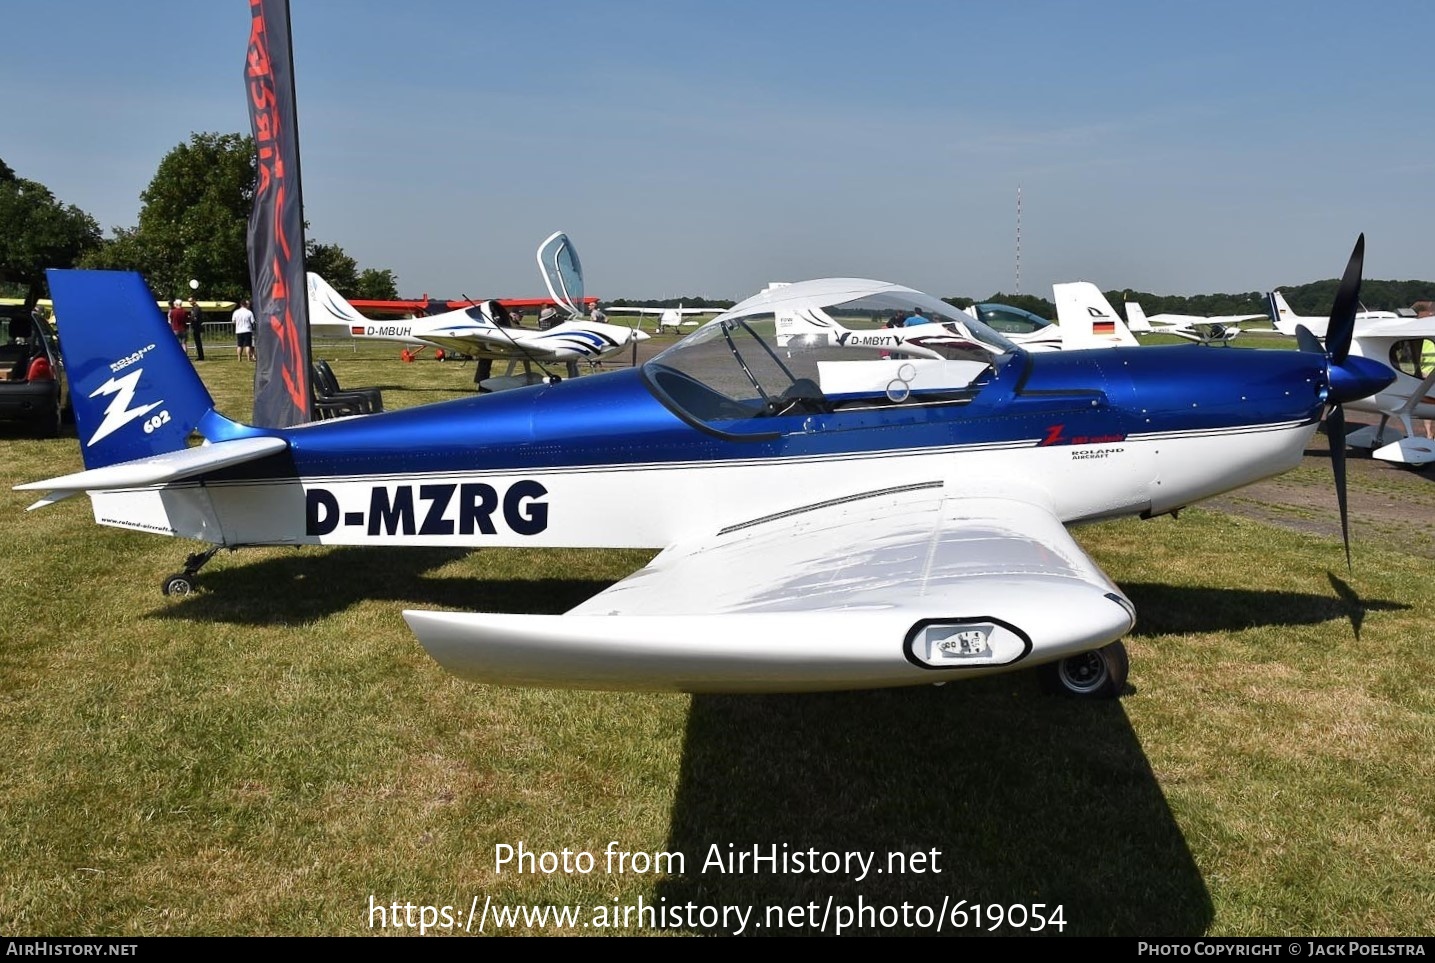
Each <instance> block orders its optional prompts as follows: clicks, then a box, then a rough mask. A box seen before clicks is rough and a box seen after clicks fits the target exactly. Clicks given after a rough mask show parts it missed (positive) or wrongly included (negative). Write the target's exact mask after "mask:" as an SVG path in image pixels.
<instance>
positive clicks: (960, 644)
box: [907, 620, 1031, 669]
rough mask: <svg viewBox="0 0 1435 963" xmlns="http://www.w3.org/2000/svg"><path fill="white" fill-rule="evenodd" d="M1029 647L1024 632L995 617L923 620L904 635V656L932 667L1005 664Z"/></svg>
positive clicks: (1024, 652)
mask: <svg viewBox="0 0 1435 963" xmlns="http://www.w3.org/2000/svg"><path fill="white" fill-rule="evenodd" d="M1030 649H1031V643H1030V642H1029V641H1028V640H1027V638H1026V636H1025V634H1024V633H1022V632H1021V631H1020V630H1018V629H1017V628H1016V627H1015V626H1009V625H1006V624H1003V623H999V622H996V621H995V620H950V621H934V622H924V623H919V624H918V625H917V626H916V628H915V629H914V631H912V632H911V633H909V634H908V636H907V657H908V658H909V659H910V660H911V661H913V662H915V663H916V664H918V665H922V666H926V667H928V668H933V669H945V668H957V667H961V666H979V665H1007V664H1009V663H1011V662H1015V661H1016V660H1017V659H1020V658H1021V657H1022V656H1023V655H1025V654H1026V653H1027V652H1028V651H1029V650H1030Z"/></svg>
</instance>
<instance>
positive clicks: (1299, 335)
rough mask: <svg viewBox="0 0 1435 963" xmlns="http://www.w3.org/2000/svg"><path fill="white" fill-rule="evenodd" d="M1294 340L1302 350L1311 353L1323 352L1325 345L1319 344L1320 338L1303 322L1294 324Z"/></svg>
mask: <svg viewBox="0 0 1435 963" xmlns="http://www.w3.org/2000/svg"><path fill="white" fill-rule="evenodd" d="M1295 341H1296V344H1297V345H1298V346H1299V347H1300V349H1301V350H1302V351H1308V352H1310V353H1311V354H1325V345H1323V344H1321V343H1320V339H1319V338H1317V337H1316V336H1315V335H1314V334H1312V333H1311V330H1310V328H1307V327H1306V326H1305V325H1303V324H1298V325H1296V329H1295Z"/></svg>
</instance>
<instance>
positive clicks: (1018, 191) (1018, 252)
mask: <svg viewBox="0 0 1435 963" xmlns="http://www.w3.org/2000/svg"><path fill="white" fill-rule="evenodd" d="M1016 293H1017V294H1021V185H1020V184H1018V185H1017V186H1016Z"/></svg>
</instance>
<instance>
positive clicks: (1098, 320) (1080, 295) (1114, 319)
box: [1051, 281, 1139, 351]
mask: <svg viewBox="0 0 1435 963" xmlns="http://www.w3.org/2000/svg"><path fill="white" fill-rule="evenodd" d="M1051 290H1052V294H1053V295H1054V296H1055V297H1056V323H1057V324H1059V325H1060V326H1061V346H1062V349H1063V350H1066V351H1075V350H1079V349H1082V348H1105V347H1109V346H1111V345H1114V344H1115V345H1131V346H1134V345H1136V344H1138V343H1139V342H1138V341H1137V340H1136V336H1135V335H1133V334H1132V333H1131V329H1130V328H1128V327H1126V323H1125V322H1124V321H1122V320H1121V318H1120V316H1119V315H1117V313H1116V309H1115V308H1113V307H1112V306H1111V302H1109V301H1107V300H1106V296H1105V295H1104V294H1102V293H1101V289H1100V288H1098V287H1097V286H1096V285H1094V284H1092V283H1091V282H1090V281H1068V282H1066V283H1063V284H1053V285H1052V286H1051Z"/></svg>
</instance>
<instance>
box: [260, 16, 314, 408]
mask: <svg viewBox="0 0 1435 963" xmlns="http://www.w3.org/2000/svg"><path fill="white" fill-rule="evenodd" d="M249 17H250V22H249V50H248V54H247V55H246V57H245V60H244V85H245V87H246V89H247V90H248V95H249V124H250V128H251V129H252V131H253V133H254V152H255V155H256V157H257V159H258V163H259V169H258V179H257V180H256V182H255V186H254V208H253V210H252V211H251V212H250V214H249V281H250V285H251V286H252V288H253V291H254V295H253V303H254V320H255V325H254V342H255V350H256V352H257V354H258V362H259V363H258V364H256V365H255V366H254V368H255V370H254V423H255V424H256V425H263V426H265V427H269V428H279V427H283V426H286V425H297V424H302V423H303V422H306V421H308V420H309V419H310V413H311V410H312V407H313V406H312V403H311V395H310V387H309V377H310V375H309V298H308V286H307V284H306V281H305V277H304V211H303V204H302V202H301V201H300V195H299V121H298V117H297V115H296V110H295V100H294V51H293V45H292V44H291V43H290V37H289V2H288V0H249Z"/></svg>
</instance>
